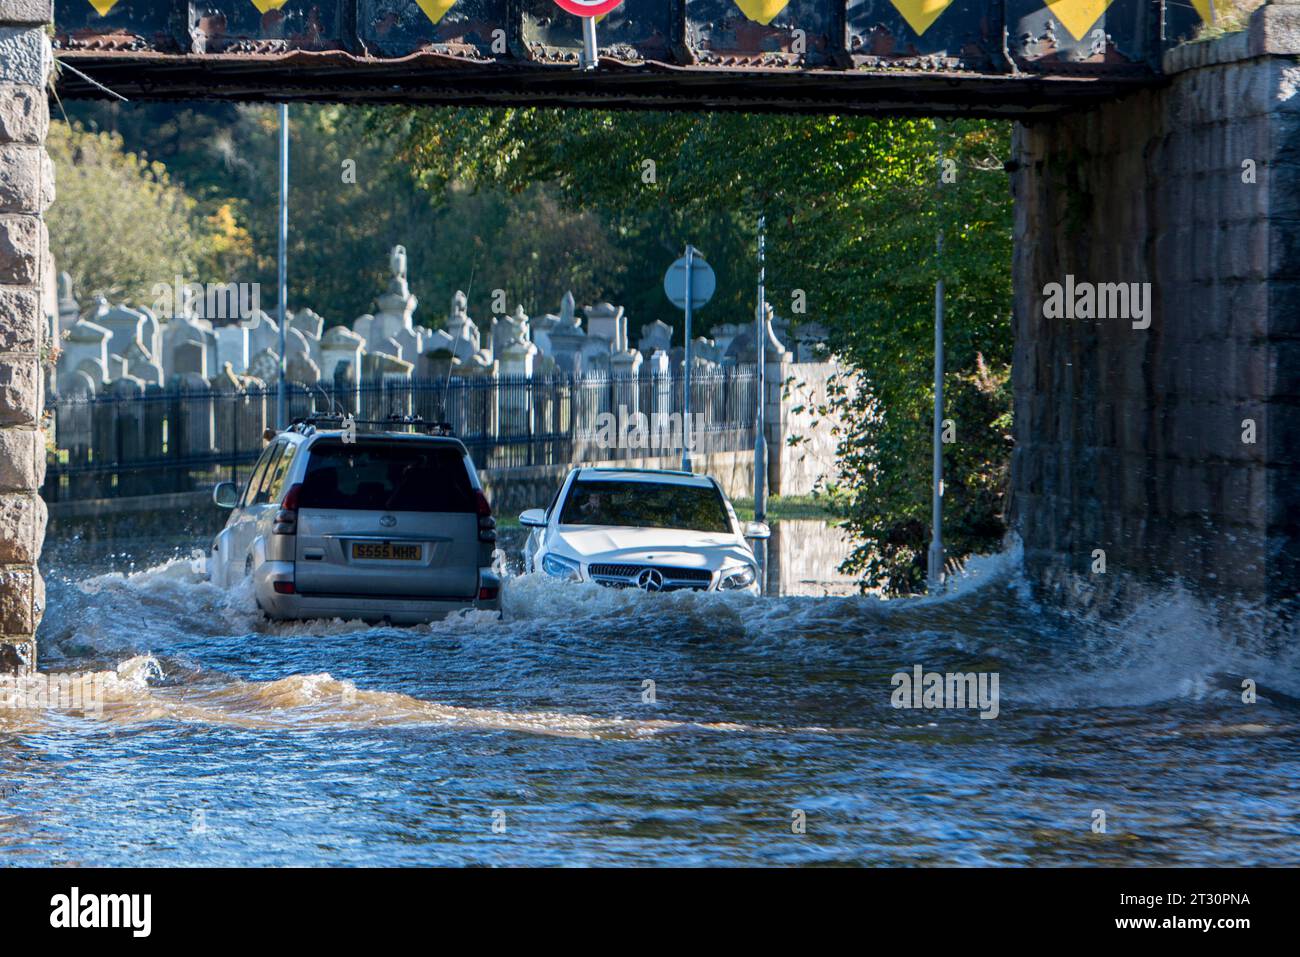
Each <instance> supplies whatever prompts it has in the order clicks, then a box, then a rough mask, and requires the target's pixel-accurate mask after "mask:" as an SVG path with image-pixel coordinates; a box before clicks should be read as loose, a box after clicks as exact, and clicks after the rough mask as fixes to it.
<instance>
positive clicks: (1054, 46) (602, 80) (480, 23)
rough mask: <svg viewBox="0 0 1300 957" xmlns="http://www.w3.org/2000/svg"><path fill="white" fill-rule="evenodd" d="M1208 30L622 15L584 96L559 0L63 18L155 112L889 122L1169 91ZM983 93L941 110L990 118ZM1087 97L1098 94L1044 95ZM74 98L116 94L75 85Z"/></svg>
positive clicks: (63, 83) (116, 0)
mask: <svg viewBox="0 0 1300 957" xmlns="http://www.w3.org/2000/svg"><path fill="white" fill-rule="evenodd" d="M1199 23H1200V20H1199V17H1198V15H1197V14H1196V12H1195V10H1194V9H1193V8H1192V6H1191V5H1190V4H1186V3H1184V4H1179V5H1174V4H1172V3H1170V2H1168V0H1050V2H1049V0H948V2H947V3H944V2H943V0H624V2H623V3H622V4H621V5H619V6H618V7H616V8H615V9H614V10H613V11H611V12H610V13H608V14H607V15H605V16H604V17H602V18H600V19H599V21H598V23H597V41H598V44H599V53H600V59H601V62H600V66H599V67H598V68H597V69H595V70H593V71H589V72H588V73H587V75H586V77H585V78H584V79H581V80H580V79H577V78H573V77H570V76H569V75H568V73H569V71H575V72H576V67H577V65H578V61H579V52H580V50H581V48H582V27H581V21H580V20H579V19H578V18H577V17H575V16H573V15H571V14H569V13H566V12H564V11H563V10H562V9H561V8H560V7H559V6H558V5H557V4H556V3H555V2H554V0H152V2H150V0H59V2H58V3H57V4H56V5H55V30H54V41H53V42H54V46H55V49H56V53H57V56H58V57H59V58H60V59H63V60H65V61H66V62H67V63H68V64H69V65H73V66H76V67H77V69H78V70H81V71H82V72H86V71H91V72H90V73H89V74H88V75H92V74H93V76H94V77H96V78H98V79H101V80H102V79H104V78H106V77H109V76H111V77H112V78H113V80H114V82H115V83H117V84H118V87H116V88H117V89H120V90H121V91H122V92H127V93H130V92H134V93H135V94H136V95H141V96H148V97H151V98H160V97H161V98H167V97H172V96H177V97H179V96H181V95H185V96H200V97H224V98H231V99H235V98H252V99H277V98H309V95H310V94H311V93H312V92H316V93H319V95H318V96H315V97H314V98H316V99H373V100H389V101H391V100H401V99H408V98H412V99H418V98H420V97H422V96H423V97H427V98H429V99H432V100H436V99H438V98H439V97H442V98H443V99H445V100H447V101H453V100H456V99H458V98H460V99H464V100H465V101H467V102H468V101H471V100H474V101H481V102H497V101H500V102H516V103H526V102H530V99H529V97H530V91H535V92H536V95H537V96H538V97H541V98H542V99H544V98H545V97H546V96H547V95H548V91H549V92H556V91H561V92H560V93H558V94H557V95H558V96H559V99H560V101H563V102H576V101H574V100H572V98H571V94H570V92H569V91H571V90H574V89H580V90H581V91H582V92H581V96H582V98H583V102H586V100H588V99H590V100H593V101H597V102H599V101H607V102H609V103H610V105H616V106H617V105H628V106H654V107H672V106H674V105H680V106H691V105H700V104H710V103H714V102H715V101H716V104H717V108H750V107H754V108H764V105H766V107H767V108H782V104H786V103H789V104H792V105H793V106H794V108H800V107H799V104H806V105H807V106H808V107H809V108H821V109H835V108H840V107H844V106H846V105H847V106H848V107H849V108H853V107H854V106H855V105H856V104H857V103H858V99H857V98H859V97H862V96H866V97H868V98H870V97H871V96H873V95H874V94H873V93H872V92H871V91H873V90H876V89H887V90H888V91H890V92H889V94H888V96H889V98H890V99H889V100H888V102H886V101H884V100H882V101H881V102H882V103H883V104H884V105H883V106H882V107H881V109H882V110H883V109H886V108H888V104H889V103H894V102H897V103H900V104H902V106H903V107H906V108H908V109H911V108H912V107H911V105H912V104H921V101H922V100H924V99H925V98H926V97H931V96H932V95H933V94H932V93H931V92H929V91H930V90H931V89H932V88H933V89H940V87H939V86H937V85H936V84H935V83H933V82H930V81H928V80H926V79H925V77H932V78H934V79H936V80H937V79H938V78H941V77H942V78H950V79H952V80H954V81H960V80H962V79H963V78H966V79H967V80H973V79H976V78H985V79H989V78H997V77H1014V78H1019V79H1025V80H1029V79H1032V78H1034V77H1039V78H1053V79H1061V80H1065V79H1072V78H1075V79H1086V78H1092V79H1095V80H1097V81H1099V83H1098V84H1096V85H1094V89H1095V90H1096V91H1098V92H1100V91H1101V90H1102V88H1103V87H1104V81H1107V80H1116V81H1119V80H1121V79H1124V78H1128V80H1129V81H1133V80H1134V79H1140V78H1145V79H1146V80H1147V81H1154V80H1155V79H1156V77H1157V74H1158V71H1159V64H1160V57H1161V55H1162V54H1163V52H1164V50H1166V49H1167V48H1168V47H1170V46H1172V45H1174V44H1175V43H1177V42H1179V41H1181V40H1183V39H1186V38H1187V37H1189V36H1191V35H1192V33H1194V31H1195V29H1196V28H1197V27H1198V26H1199ZM555 71H561V72H558V73H557V72H555ZM908 77H915V78H916V79H915V82H914V83H913V84H912V86H913V87H914V90H912V92H909V89H908V82H910V81H907V78H908ZM900 84H901V85H900ZM994 85H995V86H996V85H997V84H994ZM979 89H983V88H982V87H981V88H979ZM976 90H977V87H976V86H975V85H971V86H970V87H968V88H967V91H966V93H961V92H958V91H957V90H956V88H952V92H950V93H947V94H943V96H946V97H947V98H948V99H949V100H951V102H952V103H954V104H960V106H961V110H963V111H975V112H979V111H980V108H981V107H980V103H981V99H980V97H981V96H985V95H986V94H983V93H978V94H977V93H976ZM1072 90H1073V91H1075V92H1081V91H1084V90H1085V88H1084V87H1083V86H1081V85H1079V84H1076V85H1075V86H1074V87H1070V86H1068V84H1065V83H1056V84H1051V85H1049V86H1046V87H1043V95H1045V96H1065V95H1068V94H1069V91H1072ZM59 91H60V93H61V94H62V95H66V96H74V97H75V96H97V95H103V94H102V91H99V92H96V89H95V87H94V85H93V84H92V83H90V82H88V81H85V80H84V79H80V78H78V77H77V75H76V74H74V73H73V72H72V71H62V73H61V76H60V78H59ZM278 94H279V95H278ZM1025 97H1026V102H1030V101H1031V100H1032V96H1030V95H1029V94H1028V92H1026V93H1025ZM476 98H477V100H476ZM733 105H734V106H733ZM871 107H872V104H871V103H868V102H863V104H862V108H863V109H869V108H871ZM915 108H916V110H921V109H923V106H922V105H916V107H915ZM999 109H1000V105H999V104H998V103H996V102H991V101H990V102H989V103H988V109H987V110H985V111H984V112H986V113H989V114H992V113H996V112H998V111H999Z"/></svg>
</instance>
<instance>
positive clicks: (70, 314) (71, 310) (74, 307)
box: [59, 272, 81, 335]
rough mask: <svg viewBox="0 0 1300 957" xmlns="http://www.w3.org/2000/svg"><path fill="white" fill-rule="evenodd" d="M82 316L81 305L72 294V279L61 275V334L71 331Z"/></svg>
mask: <svg viewBox="0 0 1300 957" xmlns="http://www.w3.org/2000/svg"><path fill="white" fill-rule="evenodd" d="M80 316H81V304H80V303H78V302H77V299H76V297H75V296H73V294H72V277H71V276H69V275H68V274H67V273H66V272H61V273H59V334H60V335H62V334H63V333H64V332H66V331H67V330H69V329H71V328H72V326H73V324H74V323H76V321H77V319H78V318H80Z"/></svg>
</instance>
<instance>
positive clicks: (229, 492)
mask: <svg viewBox="0 0 1300 957" xmlns="http://www.w3.org/2000/svg"><path fill="white" fill-rule="evenodd" d="M212 501H214V502H216V503H217V507H218V508H234V507H235V506H236V505H238V504H239V489H238V487H237V486H236V485H235V483H234V482H218V483H217V487H216V488H214V489H213V490H212Z"/></svg>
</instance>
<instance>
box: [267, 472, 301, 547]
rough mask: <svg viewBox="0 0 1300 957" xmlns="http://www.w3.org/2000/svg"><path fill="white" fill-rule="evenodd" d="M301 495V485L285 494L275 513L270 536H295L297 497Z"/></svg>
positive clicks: (295, 486)
mask: <svg viewBox="0 0 1300 957" xmlns="http://www.w3.org/2000/svg"><path fill="white" fill-rule="evenodd" d="M301 494H302V485H301V484H298V485H293V486H291V487H290V488H289V491H288V492H286V493H285V496H284V502H282V503H281V505H280V510H279V511H278V512H276V513H275V524H274V525H273V526H271V534H272V535H296V534H297V532H298V496H299V495H301Z"/></svg>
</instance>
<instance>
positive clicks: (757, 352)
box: [754, 216, 767, 522]
mask: <svg viewBox="0 0 1300 957" xmlns="http://www.w3.org/2000/svg"><path fill="white" fill-rule="evenodd" d="M754 364H755V367H756V369H757V382H758V402H757V405H758V411H757V413H756V415H755V416H754V520H755V521H757V522H763V521H766V520H767V436H765V435H764V434H763V430H764V415H763V412H764V410H763V404H764V400H765V399H766V396H765V395H764V394H763V393H764V391H765V389H766V385H765V380H766V364H767V217H766V216H759V217H758V315H757V316H756V317H755V319H754Z"/></svg>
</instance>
